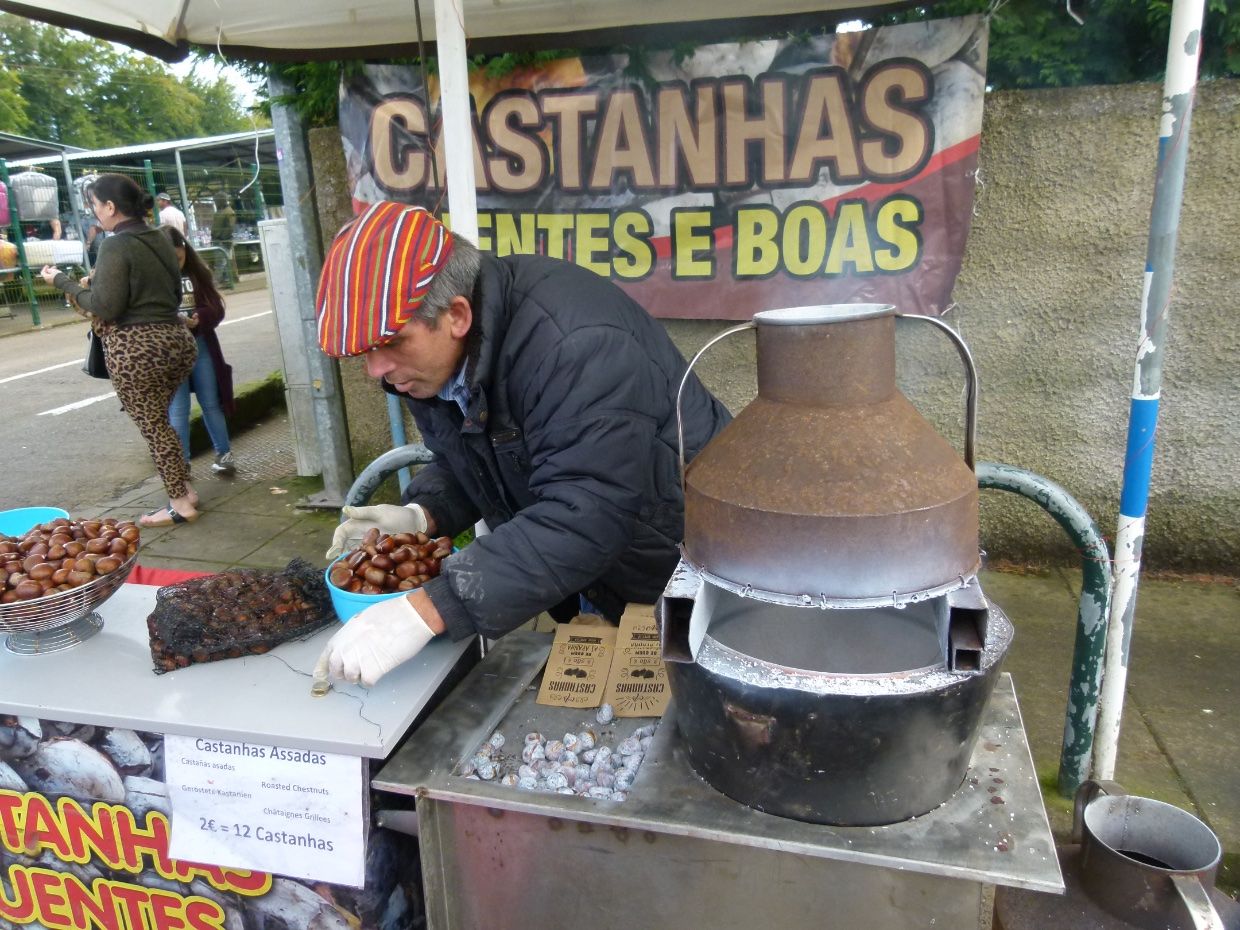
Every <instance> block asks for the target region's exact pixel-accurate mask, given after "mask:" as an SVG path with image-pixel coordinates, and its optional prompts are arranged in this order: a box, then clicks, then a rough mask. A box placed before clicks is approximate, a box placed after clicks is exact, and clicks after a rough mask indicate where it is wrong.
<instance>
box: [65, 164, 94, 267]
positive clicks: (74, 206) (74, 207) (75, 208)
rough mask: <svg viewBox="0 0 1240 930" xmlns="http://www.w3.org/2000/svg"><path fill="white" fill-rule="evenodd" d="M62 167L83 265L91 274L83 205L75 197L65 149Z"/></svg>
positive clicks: (71, 173)
mask: <svg viewBox="0 0 1240 930" xmlns="http://www.w3.org/2000/svg"><path fill="white" fill-rule="evenodd" d="M60 167H61V169H62V170H63V171H64V173H65V192H66V194H68V196H69V211H70V212H71V213H72V214H73V227H74V229H76V230H77V235H78V242H80V243H82V265H83V267H85V269H86V273H87V274H90V257H89V256H88V255H87V254H86V227H84V226H83V225H82V205H81V204H80V203H77V202H76V201H75V200H74V199H73V172H72V171H70V170H69V156H68V155H66V154H65V152H64V150H61V153H60Z"/></svg>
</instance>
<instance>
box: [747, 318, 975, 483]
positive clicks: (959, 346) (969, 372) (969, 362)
mask: <svg viewBox="0 0 1240 930" xmlns="http://www.w3.org/2000/svg"><path fill="white" fill-rule="evenodd" d="M896 318H897V319H904V320H922V321H924V322H926V323H932V324H934V325H935V326H937V327H938V328H939V329H941V330H942V331H943V332H945V333H947V336H948V338H950V339H951V341H952V342H954V343H955V344H956V351H957V352H959V353H960V360H961V361H962V362H964V373H965V380H966V382H967V388H968V393H967V394H966V396H965V401H964V405H965V409H964V415H965V422H964V461H965V464H966V465H968V466H969V468H970V469H973V457H974V453H973V449H974V447H975V446H976V445H977V366H976V365H974V364H973V355H972V354H971V353H970V352H969V347H968V346H967V345H965V344H964V340H963V339H961V338H960V334H959V333H958V332H956V331H955V330H954V329H952V328H951V327H950V326H948V325H947V324H946V323H944V322H943V321H942V320H940V319H939V318H938V317H933V316H924V315H922V314H920V313H897V314H896ZM725 335H726V334H725Z"/></svg>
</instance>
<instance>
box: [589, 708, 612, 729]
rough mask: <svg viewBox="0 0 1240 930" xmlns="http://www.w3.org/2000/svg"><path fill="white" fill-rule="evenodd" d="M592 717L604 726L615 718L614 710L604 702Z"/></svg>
mask: <svg viewBox="0 0 1240 930" xmlns="http://www.w3.org/2000/svg"><path fill="white" fill-rule="evenodd" d="M594 719H595V720H597V721H598V722H599V723H601V724H603V726H606V725H607V724H609V723H611V722H612V721H613V720H615V719H616V711H615V708H613V707H612V706H611V705H610V704H604V705H603V706H602V707H600V708H599V709H598V713H596V714H595V715H594Z"/></svg>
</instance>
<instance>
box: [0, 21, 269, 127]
mask: <svg viewBox="0 0 1240 930" xmlns="http://www.w3.org/2000/svg"><path fill="white" fill-rule="evenodd" d="M9 75H13V76H15V78H16V88H14V87H13V78H12V77H9ZM14 92H15V93H16V97H17V103H14V102H13V100H12V95H13V93H14ZM18 103H21V104H24V108H23V107H22V106H19V105H17V104H18ZM252 125H253V124H252V122H251V119H250V117H249V114H247V113H246V112H245V110H244V109H243V107H242V106H241V104H240V102H239V100H238V98H237V94H236V92H235V91H234V90H233V89H232V87H231V86H230V85H229V84H228V82H227V81H225V80H223V79H218V80H216V79H214V78H213V79H211V80H204V79H201V78H198V77H196V76H194V75H192V74H191V75H190V76H189V77H187V78H179V77H177V76H176V75H175V74H173V73H172V71H171V70H169V69H168V67H167V66H166V65H164V64H162V63H161V62H158V61H156V60H155V59H154V58H149V57H147V56H146V55H140V54H137V53H135V52H120V51H117V49H116V47H114V46H113V45H111V44H110V43H108V42H104V41H101V40H98V39H90V38H86V37H83V36H81V35H79V34H78V33H75V32H70V31H68V30H65V29H59V28H56V27H54V26H46V25H42V24H39V23H35V22H33V21H31V20H28V19H25V18H24V17H20V16H12V15H8V14H0V130H4V131H7V132H16V133H20V134H22V135H28V136H34V137H36V138H40V139H46V140H49V141H52V142H62V143H64V144H66V145H75V146H80V147H82V148H87V149H97V148H106V147H109V146H118V145H133V144H137V143H142V142H156V141H163V140H169V139H185V138H193V137H195V136H206V135H217V134H221V133H226V132H238V131H242V130H247V129H250V128H251V126H252Z"/></svg>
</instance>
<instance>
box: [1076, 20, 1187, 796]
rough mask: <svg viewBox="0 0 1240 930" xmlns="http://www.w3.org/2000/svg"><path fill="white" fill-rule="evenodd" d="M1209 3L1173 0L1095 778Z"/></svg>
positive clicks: (1133, 581) (1112, 745)
mask: <svg viewBox="0 0 1240 930" xmlns="http://www.w3.org/2000/svg"><path fill="white" fill-rule="evenodd" d="M1204 6H1205V0H1175V2H1174V4H1173V6H1172V8H1171V35H1170V38H1169V41H1168V43H1167V74H1166V79H1165V81H1164V83H1163V97H1162V115H1161V117H1160V121H1159V132H1158V169H1157V174H1156V177H1155V181H1154V206H1153V210H1152V212H1151V216H1150V234H1149V240H1148V246H1147V250H1146V257H1145V286H1144V288H1143V294H1142V299H1141V300H1142V307H1141V339H1140V341H1139V342H1138V343H1137V361H1136V372H1135V374H1134V376H1133V384H1132V401H1131V406H1130V408H1129V414H1128V447H1127V451H1126V454H1125V456H1124V483H1123V490H1122V491H1121V493H1120V502H1119V528H1118V529H1117V530H1116V533H1115V587H1114V590H1113V592H1112V596H1111V605H1110V611H1109V613H1108V617H1107V650H1106V662H1105V664H1104V669H1103V679H1102V694H1101V696H1100V698H1099V702H1098V733H1097V738H1096V740H1095V743H1094V778H1104V779H1110V778H1114V777H1115V757H1116V753H1117V749H1118V746H1119V728H1120V717H1121V716H1122V713H1123V707H1124V686H1125V683H1126V682H1127V680H1128V651H1129V646H1130V643H1131V639H1132V626H1133V619H1134V615H1135V612H1136V607H1137V582H1138V579H1139V577H1140V574H1141V549H1142V547H1143V545H1144V542H1145V513H1146V506H1147V505H1148V503H1149V490H1150V467H1151V465H1152V464H1153V461H1154V431H1155V429H1156V428H1157V426H1158V401H1159V394H1160V391H1161V387H1162V357H1163V345H1164V342H1165V341H1166V331H1167V317H1168V316H1169V315H1170V312H1171V285H1172V273H1173V271H1174V268H1175V244H1176V236H1177V234H1178V232H1179V225H1180V206H1181V204H1182V203H1183V201H1184V168H1185V165H1186V164H1187V161H1188V133H1189V124H1190V123H1191V121H1192V113H1193V97H1194V95H1195V92H1196V86H1197V64H1198V60H1199V59H1200V57H1201V21H1202V15H1203V9H1204Z"/></svg>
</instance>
